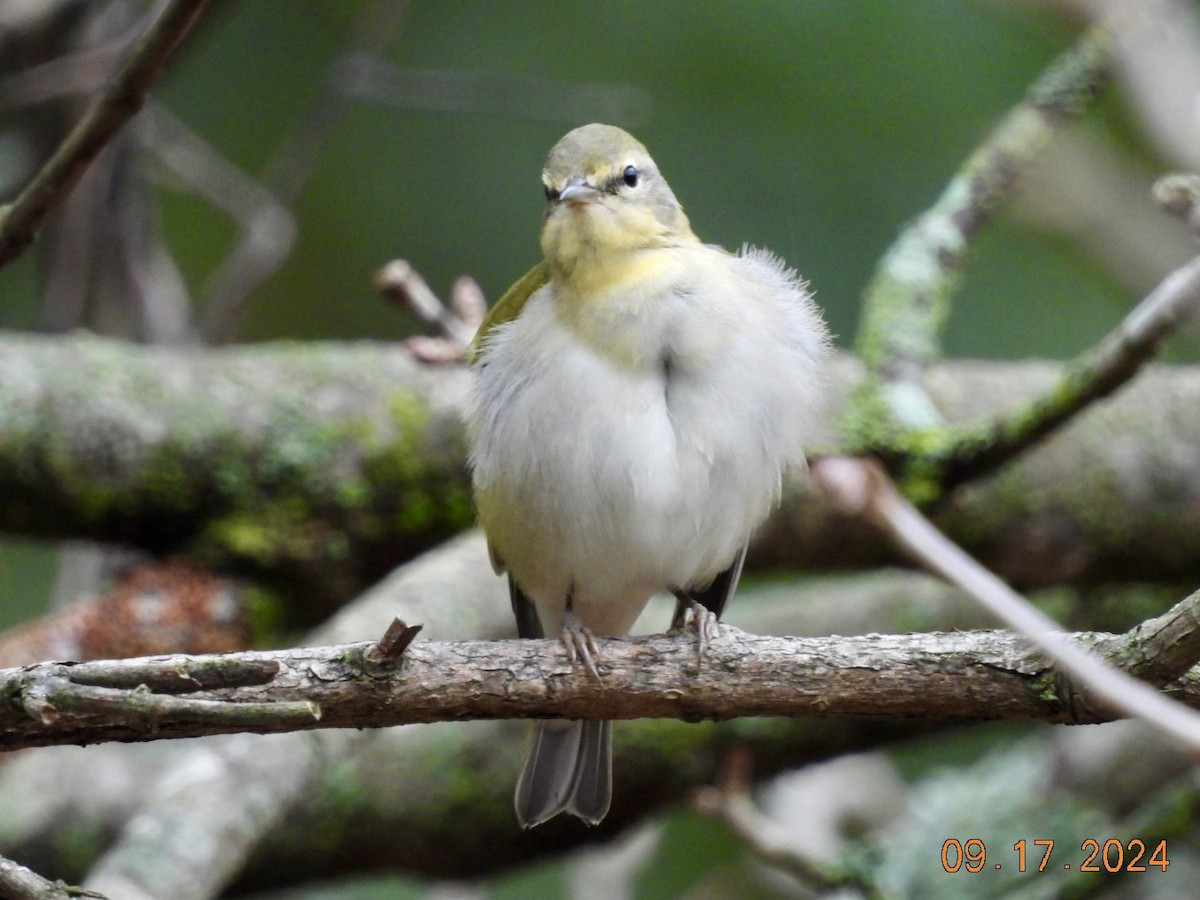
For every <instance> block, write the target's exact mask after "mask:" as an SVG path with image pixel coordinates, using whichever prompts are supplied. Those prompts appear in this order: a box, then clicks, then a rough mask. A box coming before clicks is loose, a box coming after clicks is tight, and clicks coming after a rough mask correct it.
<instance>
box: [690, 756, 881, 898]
mask: <svg viewBox="0 0 1200 900" xmlns="http://www.w3.org/2000/svg"><path fill="white" fill-rule="evenodd" d="M750 762H751V760H750V755H749V753H748V752H747V751H746V750H745V749H744V748H735V749H734V750H733V751H732V752H731V753H729V755H728V756H727V757H726V758H725V762H724V765H723V766H722V770H721V772H720V773H719V774H718V777H717V783H716V784H715V785H710V786H707V787H703V788H700V789H699V790H697V791H696V792H695V793H694V794H693V795H692V807H693V808H694V809H695V810H696V811H697V812H699V813H700V814H701V815H705V816H709V817H710V818H713V819H717V820H718V821H720V822H723V823H724V824H725V825H726V826H727V827H728V828H729V830H730V831H732V832H733V833H734V834H735V835H736V836H737V837H738V839H739V840H741V841H742V843H743V844H745V846H746V848H747V849H748V850H750V852H751V853H753V854H754V856H755V857H756V858H757V859H759V860H760V861H762V862H763V863H764V864H766V865H768V866H770V867H771V868H773V869H778V870H779V871H781V872H786V873H788V874H789V875H791V876H792V877H793V878H795V879H796V880H797V881H799V882H800V883H801V884H803V885H804V886H805V887H807V888H809V889H810V890H819V891H820V892H821V893H822V894H823V893H825V892H827V891H829V890H830V889H832V888H837V887H845V886H850V885H853V886H854V887H857V888H859V889H860V890H862V891H866V892H867V896H874V892H873V888H872V886H871V885H869V884H866V883H864V882H863V881H862V880H861V879H860V878H858V877H854V876H853V875H852V874H851V873H849V872H844V871H840V870H839V869H837V868H836V867H834V866H832V865H830V864H828V863H823V862H818V861H817V860H815V859H811V858H809V857H807V856H805V855H804V854H803V853H802V852H801V851H800V850H799V848H797V847H796V845H795V842H794V841H793V840H792V839H791V835H789V833H788V832H787V831H786V830H785V829H783V828H781V827H780V826H779V825H778V824H776V823H775V822H773V821H772V820H771V819H769V818H767V817H766V816H765V815H763V814H762V812H760V811H759V809H758V807H757V806H755V804H754V798H753V797H752V796H751V794H750V789H751V786H752V781H751V777H750V775H751V772H750Z"/></svg>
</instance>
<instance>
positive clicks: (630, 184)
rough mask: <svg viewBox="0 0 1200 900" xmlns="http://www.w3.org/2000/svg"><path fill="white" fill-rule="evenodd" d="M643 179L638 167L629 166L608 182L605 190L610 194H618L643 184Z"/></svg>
mask: <svg viewBox="0 0 1200 900" xmlns="http://www.w3.org/2000/svg"><path fill="white" fill-rule="evenodd" d="M641 177H642V173H641V172H640V171H639V170H638V167H637V166H634V165H628V166H626V167H625V168H624V169H622V170H621V171H620V172H617V173H616V174H615V175H613V176H612V178H610V179H609V180H608V183H607V184H606V185H605V190H606V191H607V192H608V193H610V194H616V193H619V192H620V191H622V190H623V189H625V188H635V187H637V186H638V184H639V183H640V182H641Z"/></svg>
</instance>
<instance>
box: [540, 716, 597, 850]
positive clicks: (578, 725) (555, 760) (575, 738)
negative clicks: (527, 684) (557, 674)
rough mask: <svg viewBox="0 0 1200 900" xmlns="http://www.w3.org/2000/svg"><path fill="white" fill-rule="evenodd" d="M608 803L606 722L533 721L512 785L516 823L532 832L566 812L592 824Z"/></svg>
mask: <svg viewBox="0 0 1200 900" xmlns="http://www.w3.org/2000/svg"><path fill="white" fill-rule="evenodd" d="M611 801H612V723H611V722H596V721H581V720H574V721H567V722H564V721H558V720H555V721H546V722H538V723H537V727H536V728H535V729H534V733H533V746H532V747H531V748H530V749H529V756H528V758H527V759H526V760H525V768H524V769H523V770H522V772H521V777H520V779H519V780H518V781H517V795H516V808H517V821H518V822H520V823H521V827H522V828H532V827H533V826H534V825H541V824H542V823H543V822H545V821H546V820H548V819H552V818H554V817H555V816H557V815H558V814H559V813H563V812H568V813H570V814H571V815H573V816H576V817H578V818H580V819H582V820H583V821H584V822H586V823H587V824H589V825H597V824H599V822H600V820H601V819H603V818H604V816H605V814H606V813H607V812H608V806H609V803H610V802H611Z"/></svg>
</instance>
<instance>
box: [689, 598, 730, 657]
mask: <svg viewBox="0 0 1200 900" xmlns="http://www.w3.org/2000/svg"><path fill="white" fill-rule="evenodd" d="M682 630H683V631H684V632H685V633H686V632H689V631H691V632H694V633H695V635H696V663H697V665H699V664H700V663H701V662H702V661H703V660H704V654H705V653H706V652H707V651H708V646H709V644H711V643H712V642H713V641H714V640H715V639H716V637H717V635H718V634H719V633H720V631H721V620H720V619H719V618H718V617H717V614H716V613H715V612H713V611H712V610H711V609H708V608H707V607H705V606H703V605H702V604H699V603H697V602H696V601H695V600H692V601H691V602H690V603H688V604H687V606H686V607H684V610H683V625H682Z"/></svg>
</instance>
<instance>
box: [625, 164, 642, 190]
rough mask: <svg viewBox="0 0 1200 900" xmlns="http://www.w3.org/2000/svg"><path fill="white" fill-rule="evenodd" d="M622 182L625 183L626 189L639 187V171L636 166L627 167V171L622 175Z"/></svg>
mask: <svg viewBox="0 0 1200 900" xmlns="http://www.w3.org/2000/svg"><path fill="white" fill-rule="evenodd" d="M621 180H622V181H624V182H625V186H626V187H637V185H638V170H637V168H636V167H635V166H626V167H625V171H624V172H622V173H621Z"/></svg>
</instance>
